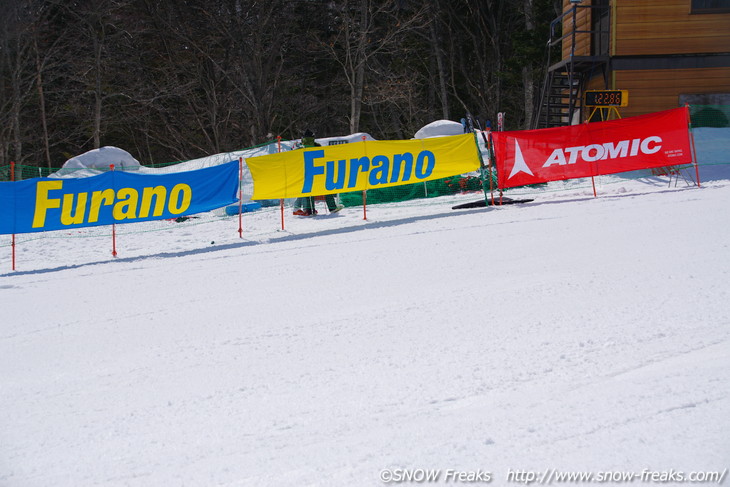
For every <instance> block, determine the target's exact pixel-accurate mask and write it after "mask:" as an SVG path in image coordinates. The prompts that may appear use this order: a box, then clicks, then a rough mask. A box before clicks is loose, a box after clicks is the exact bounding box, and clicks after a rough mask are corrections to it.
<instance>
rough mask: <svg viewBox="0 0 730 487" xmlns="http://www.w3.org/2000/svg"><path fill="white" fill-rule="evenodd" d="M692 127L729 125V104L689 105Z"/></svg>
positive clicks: (722, 126) (723, 126)
mask: <svg viewBox="0 0 730 487" xmlns="http://www.w3.org/2000/svg"><path fill="white" fill-rule="evenodd" d="M689 113H690V119H691V121H692V127H693V128H701V127H715V128H725V127H730V105H690V107H689Z"/></svg>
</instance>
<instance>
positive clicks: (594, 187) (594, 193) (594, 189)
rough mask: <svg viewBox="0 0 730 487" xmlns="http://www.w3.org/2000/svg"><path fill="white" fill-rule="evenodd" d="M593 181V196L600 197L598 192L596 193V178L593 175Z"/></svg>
mask: <svg viewBox="0 0 730 487" xmlns="http://www.w3.org/2000/svg"><path fill="white" fill-rule="evenodd" d="M591 183H592V184H593V197H594V198H598V194H597V193H596V179H595V178H594V177H593V176H591Z"/></svg>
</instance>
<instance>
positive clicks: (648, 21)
mask: <svg viewBox="0 0 730 487" xmlns="http://www.w3.org/2000/svg"><path fill="white" fill-rule="evenodd" d="M613 1H614V2H615V5H616V8H615V9H614V11H615V13H616V19H615V21H614V25H615V27H616V30H615V32H613V35H614V36H615V42H616V51H615V53H614V55H616V56H633V55H651V54H653V55H663V54H691V53H714V52H728V51H730V13H727V14H691V13H690V0H642V1H641V2H637V1H636V0H613Z"/></svg>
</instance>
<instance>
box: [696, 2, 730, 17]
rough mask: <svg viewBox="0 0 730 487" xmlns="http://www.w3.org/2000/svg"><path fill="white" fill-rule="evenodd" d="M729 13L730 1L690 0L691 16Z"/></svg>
mask: <svg viewBox="0 0 730 487" xmlns="http://www.w3.org/2000/svg"><path fill="white" fill-rule="evenodd" d="M723 12H730V0H692V13H693V14H717V13H723Z"/></svg>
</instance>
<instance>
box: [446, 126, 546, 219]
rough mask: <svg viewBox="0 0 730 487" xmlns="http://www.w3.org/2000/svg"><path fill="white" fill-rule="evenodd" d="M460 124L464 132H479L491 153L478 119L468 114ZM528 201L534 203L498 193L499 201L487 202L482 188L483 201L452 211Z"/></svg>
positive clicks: (526, 200)
mask: <svg viewBox="0 0 730 487" xmlns="http://www.w3.org/2000/svg"><path fill="white" fill-rule="evenodd" d="M461 124H462V125H463V126H464V132H465V133H466V132H471V133H474V129H475V127H476V128H477V129H478V130H479V132H481V134H482V138H483V139H484V145H485V147H487V150H488V151H490V152H491V147H492V145H491V144H490V143H489V141H488V140H487V136H486V135H485V133H484V131H483V130H482V127H481V125H480V123H479V119H478V118H477V119H474V118H473V117H472V116H471V114H470V113H467V114H466V117H465V118H462V119H461ZM481 169H482V176H483V175H484V162H483V161H482V166H481ZM491 179H492V174H491V171H490V174H489V180H490V182H491ZM483 183H484V177H482V184H483ZM530 201H534V199H512V198H507V197H504V196H502V193H501V191H500V197H499V201H495V200H494V198H492V201H489V198H488V197H487V192H486V188H484V199H482V200H479V201H472V202H470V203H462V204H460V205H456V206H452V207H451V209H452V210H462V209H467V208H484V207H486V206H492V205H512V204H517V203H529V202H530Z"/></svg>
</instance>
